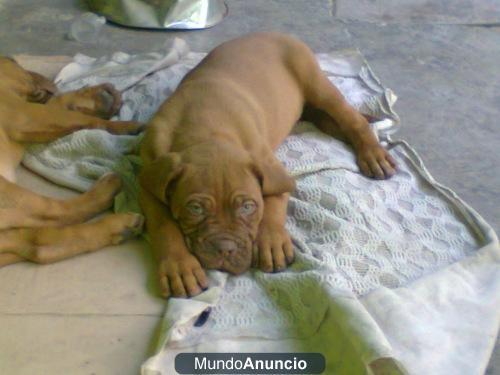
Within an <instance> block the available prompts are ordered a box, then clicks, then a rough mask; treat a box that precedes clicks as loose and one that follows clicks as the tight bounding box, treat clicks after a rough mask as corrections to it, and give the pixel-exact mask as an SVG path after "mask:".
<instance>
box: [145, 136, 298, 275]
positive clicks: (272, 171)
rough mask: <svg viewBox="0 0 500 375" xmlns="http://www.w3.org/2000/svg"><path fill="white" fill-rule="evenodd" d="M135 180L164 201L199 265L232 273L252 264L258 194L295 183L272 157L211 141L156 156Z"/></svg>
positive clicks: (260, 207)
mask: <svg viewBox="0 0 500 375" xmlns="http://www.w3.org/2000/svg"><path fill="white" fill-rule="evenodd" d="M271 156H272V154H271ZM140 182H141V185H142V187H143V188H144V189H146V190H149V191H150V192H152V193H153V194H155V195H156V197H158V198H159V199H160V200H162V201H163V202H164V203H166V205H167V206H168V207H165V209H169V210H170V213H171V214H172V216H173V217H174V219H175V220H176V221H177V222H178V224H179V227H180V229H181V231H182V233H183V234H184V239H185V242H186V245H187V247H188V248H189V250H190V251H191V252H192V253H193V254H194V255H195V256H196V257H197V258H198V260H199V261H200V263H201V265H202V266H203V267H205V268H207V269H218V270H221V271H226V272H230V273H232V274H240V273H242V272H245V271H247V270H248V269H249V268H250V267H251V264H252V255H253V248H254V243H255V240H256V238H257V234H258V229H259V224H260V222H261V220H262V216H263V212H264V198H263V197H264V196H266V195H278V194H282V193H285V192H289V191H291V190H293V188H294V181H293V179H292V178H291V177H290V176H289V175H288V174H287V172H286V170H285V169H284V168H283V166H282V165H281V164H280V163H279V162H278V161H277V160H275V159H274V156H272V160H270V161H269V160H266V162H265V163H264V162H262V161H255V160H254V159H253V158H252V157H250V155H249V154H247V153H246V151H244V150H243V151H242V150H239V149H234V148H233V147H230V146H213V145H209V146H206V147H193V148H191V149H190V150H189V151H187V152H183V153H182V155H181V154H179V153H169V154H167V155H166V156H164V157H162V158H159V159H158V160H157V161H155V162H153V163H152V164H150V165H149V166H146V167H145V168H144V169H143V171H142V172H141V176H140Z"/></svg>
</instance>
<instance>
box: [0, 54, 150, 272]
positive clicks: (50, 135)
mask: <svg viewBox="0 0 500 375" xmlns="http://www.w3.org/2000/svg"><path fill="white" fill-rule="evenodd" d="M120 104H121V99H120V94H119V92H117V91H116V90H115V89H114V88H113V86H111V85H108V84H104V85H100V86H95V87H88V88H84V89H82V90H78V91H74V92H69V93H65V94H61V95H59V94H58V93H57V89H56V87H55V86H54V85H53V84H52V83H51V82H50V81H49V80H48V79H46V78H44V77H43V76H41V75H39V74H36V73H33V72H29V71H26V70H24V69H23V68H22V67H21V66H19V65H18V64H17V63H16V62H15V61H14V60H13V59H11V58H8V57H0V266H4V265H7V264H11V263H16V262H19V261H22V260H29V261H33V262H36V263H50V262H55V261H57V260H61V259H64V258H68V257H70V256H74V255H76V254H80V253H84V252H89V251H94V250H98V249H100V248H102V247H104V246H107V245H111V244H117V243H119V242H122V241H123V240H125V239H126V238H127V237H129V236H130V235H131V234H133V233H135V232H137V231H139V230H140V228H141V226H142V222H143V219H142V216H140V215H135V214H113V215H107V216H105V217H104V218H102V219H100V220H99V221H97V222H92V223H85V221H87V220H88V219H90V218H92V217H94V216H95V215H97V214H98V213H100V212H102V211H104V210H105V209H107V208H109V207H111V205H112V204H113V197H114V196H115V194H116V193H117V192H118V191H119V190H120V187H121V181H120V178H119V177H118V176H116V175H113V174H108V175H106V176H104V177H102V178H101V179H100V180H99V181H98V182H97V183H96V184H95V185H94V187H93V188H92V189H91V190H90V191H88V192H86V193H84V194H82V195H80V196H78V197H76V198H73V199H69V200H65V201H63V200H56V199H50V198H47V197H43V196H40V195H38V194H35V193H33V192H31V191H29V190H26V189H24V188H22V187H20V186H19V185H17V184H16V181H15V180H16V175H15V171H16V168H17V166H18V165H19V164H20V162H21V159H22V157H23V153H24V150H25V147H26V144H28V143H33V142H49V141H53V140H55V139H57V138H58V137H61V136H64V135H66V134H69V133H71V132H74V131H76V130H79V129H84V128H87V129H105V130H107V131H109V132H111V133H114V134H134V133H137V132H138V131H140V130H141V129H142V126H141V125H139V124H137V123H135V122H119V121H109V120H108V119H109V118H110V117H111V116H112V115H113V114H114V113H116V111H117V110H118V109H119V107H120Z"/></svg>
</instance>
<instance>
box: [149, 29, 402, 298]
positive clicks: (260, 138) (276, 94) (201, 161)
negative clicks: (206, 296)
mask: <svg viewBox="0 0 500 375" xmlns="http://www.w3.org/2000/svg"><path fill="white" fill-rule="evenodd" d="M301 116H302V117H306V118H308V119H312V120H313V121H315V122H316V124H317V125H318V126H319V127H320V128H321V129H322V130H323V131H325V132H326V133H328V134H331V135H334V136H341V137H343V138H344V139H345V140H346V141H348V142H349V143H350V144H351V145H352V146H353V148H354V151H355V153H356V156H357V162H358V164H359V167H360V169H361V171H362V173H363V174H365V175H366V176H369V177H373V178H377V179H383V178H388V177H390V176H392V175H393V174H394V173H395V168H396V163H395V161H394V159H393V158H392V157H391V156H390V155H389V154H388V152H387V151H386V150H385V149H384V148H383V147H382V146H381V145H380V144H379V142H378V141H377V139H376V137H375V136H374V134H373V133H372V131H371V130H370V127H369V124H368V121H367V120H366V119H365V117H363V116H362V115H361V114H360V113H358V112H357V111H356V110H355V109H354V108H352V107H351V106H350V105H349V104H348V103H347V102H346V100H345V99H344V98H343V97H342V95H341V93H340V92H339V90H338V89H337V88H336V87H335V86H333V85H332V84H331V83H330V81H329V80H328V78H327V77H326V76H325V75H324V74H323V72H322V71H321V69H320V67H319V66H318V63H317V61H316V59H315V56H314V54H313V53H312V52H311V50H310V49H309V48H308V47H307V46H306V45H305V44H304V43H302V42H300V41H299V40H297V39H294V38H292V37H290V36H287V35H282V34H277V33H257V34H251V35H248V36H244V37H241V38H239V39H235V40H232V41H229V42H226V43H223V44H222V45H220V46H218V47H217V48H215V49H214V50H213V51H212V52H211V53H209V54H208V55H207V57H206V58H205V59H204V60H203V61H202V62H201V63H200V64H199V65H198V66H197V67H196V68H195V69H193V70H192V71H191V72H190V73H189V74H188V75H187V76H186V77H185V78H184V79H183V80H182V82H181V83H180V85H179V87H178V88H177V90H176V91H175V92H174V94H173V95H172V96H171V97H169V98H168V100H167V101H166V102H165V103H164V104H163V105H162V106H161V107H160V109H159V111H158V112H157V114H156V115H155V116H154V117H153V119H152V120H151V122H150V123H149V125H148V127H147V130H146V133H145V137H144V140H143V143H142V145H141V157H142V159H143V162H144V166H143V169H142V171H141V174H140V178H139V179H140V184H141V194H140V200H141V206H142V208H143V211H144V214H145V216H146V227H147V231H148V233H149V236H150V239H151V242H152V246H153V249H154V251H155V252H156V253H157V256H158V258H159V262H160V264H159V276H160V286H161V291H162V294H163V295H164V296H165V297H168V296H176V297H184V296H194V295H196V294H198V293H200V292H201V290H202V289H203V288H205V287H206V286H207V280H206V275H205V272H204V269H203V268H206V269H218V270H223V271H227V272H229V273H231V274H240V273H242V272H244V271H246V270H248V269H249V268H250V267H251V265H252V263H253V264H255V265H258V266H259V267H260V269H261V270H263V271H265V272H272V271H275V272H276V271H280V270H283V269H285V268H286V266H287V264H289V263H291V262H292V261H293V258H294V254H293V248H292V243H291V241H290V237H289V235H288V233H287V231H286V229H285V227H284V224H285V218H286V209H287V201H288V197H289V193H290V192H291V191H292V190H293V189H294V186H295V185H294V180H293V179H292V178H291V177H290V176H289V174H288V173H287V171H286V170H285V168H284V167H283V165H282V164H281V163H280V162H279V161H278V160H277V159H276V157H275V156H274V154H273V150H275V149H276V148H277V147H278V146H279V145H280V143H281V142H282V141H283V140H284V139H285V137H286V136H287V135H288V134H289V132H290V131H291V129H292V127H293V126H294V124H295V123H296V122H297V120H299V119H300V118H301Z"/></svg>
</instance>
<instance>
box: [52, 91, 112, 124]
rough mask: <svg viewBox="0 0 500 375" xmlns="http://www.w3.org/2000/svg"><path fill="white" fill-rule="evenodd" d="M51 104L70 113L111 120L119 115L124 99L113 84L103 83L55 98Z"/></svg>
mask: <svg viewBox="0 0 500 375" xmlns="http://www.w3.org/2000/svg"><path fill="white" fill-rule="evenodd" d="M50 103H52V105H54V104H56V105H59V106H62V107H64V108H66V109H68V110H70V111H77V112H81V113H83V114H86V115H89V116H95V117H99V118H102V119H110V118H111V117H112V116H114V115H116V114H117V113H118V110H119V109H120V107H121V105H122V99H121V94H120V92H119V91H118V90H116V89H115V87H114V86H113V85H112V84H110V83H103V84H101V85H97V86H90V87H84V88H82V89H80V90H76V91H71V92H68V93H64V94H61V95H58V96H55V97H53V98H52V99H51V100H50Z"/></svg>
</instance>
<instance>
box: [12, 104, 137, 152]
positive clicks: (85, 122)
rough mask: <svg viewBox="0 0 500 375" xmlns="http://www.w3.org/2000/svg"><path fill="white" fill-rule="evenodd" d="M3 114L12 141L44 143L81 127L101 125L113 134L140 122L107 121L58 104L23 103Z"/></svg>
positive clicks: (134, 129)
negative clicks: (7, 121) (7, 119)
mask: <svg viewBox="0 0 500 375" xmlns="http://www.w3.org/2000/svg"><path fill="white" fill-rule="evenodd" d="M20 108H21V110H20V111H19V107H18V108H17V109H16V108H12V110H11V111H12V113H10V114H6V117H7V118H9V119H10V122H9V123H7V125H6V128H5V131H6V132H7V134H8V136H9V138H10V139H11V140H13V141H15V142H20V143H25V142H37V143H45V142H50V141H53V140H56V139H57V138H60V137H62V136H65V135H67V134H70V133H73V132H75V131H77V130H81V129H102V130H107V131H108V132H110V133H113V134H136V133H138V132H140V131H141V130H142V129H143V125H141V124H138V123H136V122H133V121H109V120H104V119H101V118H98V117H93V116H89V115H85V114H83V113H80V112H77V111H70V110H67V109H65V108H61V107H60V106H58V105H52V106H51V105H43V104H37V103H25V102H24V103H23V105H22V106H20Z"/></svg>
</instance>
